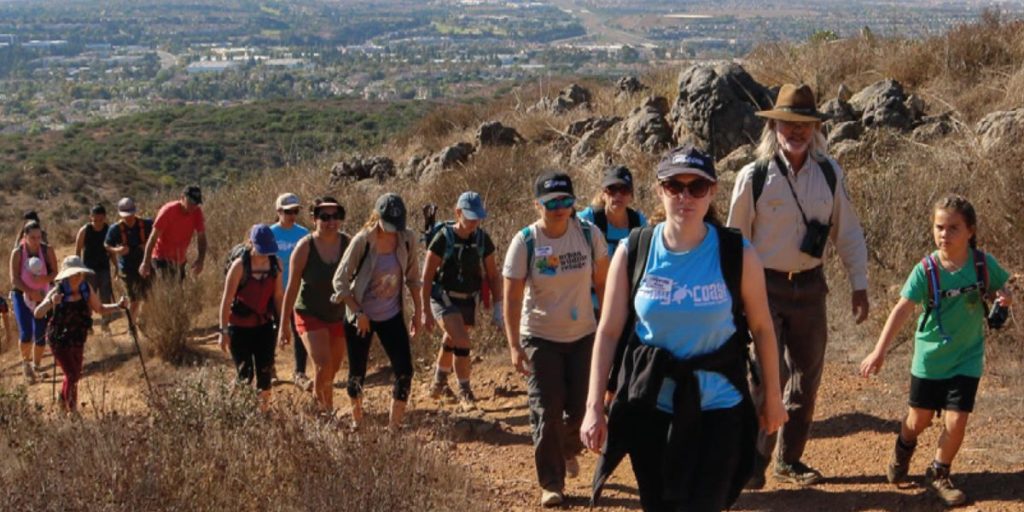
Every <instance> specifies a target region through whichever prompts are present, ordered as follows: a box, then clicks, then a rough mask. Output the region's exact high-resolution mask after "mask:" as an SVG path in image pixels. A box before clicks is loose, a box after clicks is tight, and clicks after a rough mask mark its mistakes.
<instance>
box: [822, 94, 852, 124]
mask: <svg viewBox="0 0 1024 512" xmlns="http://www.w3.org/2000/svg"><path fill="white" fill-rule="evenodd" d="M820 110H821V113H823V114H825V115H826V116H828V121H827V122H828V123H833V124H839V123H845V122H847V121H858V120H859V119H860V116H858V115H857V114H855V113H854V112H853V107H851V106H850V103H849V102H847V101H846V100H843V99H840V98H836V99H832V100H828V101H826V102H825V104H824V105H822V106H821V109H820Z"/></svg>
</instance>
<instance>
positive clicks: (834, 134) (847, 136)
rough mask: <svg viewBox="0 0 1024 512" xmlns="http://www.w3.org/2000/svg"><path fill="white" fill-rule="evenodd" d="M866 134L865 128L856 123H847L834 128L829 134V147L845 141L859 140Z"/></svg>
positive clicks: (836, 125)
mask: <svg viewBox="0 0 1024 512" xmlns="http://www.w3.org/2000/svg"><path fill="white" fill-rule="evenodd" d="M863 133H864V127H863V126H861V124H860V123H858V122H856V121H846V122H843V123H838V124H835V125H833V126H832V128H831V129H830V130H829V132H828V143H829V145H830V146H831V145H833V144H838V143H840V142H842V141H844V140H857V139H859V138H860V136H861V134H863Z"/></svg>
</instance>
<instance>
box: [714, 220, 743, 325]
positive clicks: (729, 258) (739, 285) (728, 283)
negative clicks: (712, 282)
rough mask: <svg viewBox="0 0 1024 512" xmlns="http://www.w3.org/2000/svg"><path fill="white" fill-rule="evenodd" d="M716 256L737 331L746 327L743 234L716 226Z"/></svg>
mask: <svg viewBox="0 0 1024 512" xmlns="http://www.w3.org/2000/svg"><path fill="white" fill-rule="evenodd" d="M715 229H716V231H717V233H718V257H719V263H720V265H721V268H722V277H723V278H724V279H725V287H726V288H727V289H728V290H729V295H730V296H732V316H733V321H734V322H735V323H736V326H737V331H740V330H743V329H746V315H745V313H744V311H745V310H744V308H743V235H742V234H741V233H740V232H739V231H738V230H736V229H732V228H727V227H721V226H716V227H715Z"/></svg>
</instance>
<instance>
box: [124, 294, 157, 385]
mask: <svg viewBox="0 0 1024 512" xmlns="http://www.w3.org/2000/svg"><path fill="white" fill-rule="evenodd" d="M121 299H122V300H124V297H122V298H121ZM121 309H123V310H124V317H125V318H127V319H128V337H130V338H131V339H132V343H134V344H135V351H136V352H137V353H138V354H139V363H140V364H142V376H143V377H144V378H145V379H146V389H148V390H149V396H150V398H152V397H154V396H156V395H154V394H153V384H152V383H151V382H150V381H149V372H147V371H146V360H145V359H144V358H143V357H142V346H140V345H139V335H138V332H137V331H136V330H135V321H134V320H133V319H132V311H131V309H129V308H128V306H122V307H121Z"/></svg>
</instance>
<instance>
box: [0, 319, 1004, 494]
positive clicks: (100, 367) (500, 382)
mask: <svg viewBox="0 0 1024 512" xmlns="http://www.w3.org/2000/svg"><path fill="white" fill-rule="evenodd" d="M113 330H114V336H113V337H112V338H108V337H106V336H104V335H103V334H102V333H101V332H100V330H99V329H98V328H97V329H96V331H97V332H96V335H95V336H93V337H91V338H90V341H89V344H88V345H87V350H86V370H85V377H84V379H83V381H82V383H81V388H80V392H79V393H80V400H81V401H82V402H83V403H84V405H83V407H82V411H83V414H84V415H85V416H86V417H88V416H90V414H91V411H92V410H93V409H102V410H106V411H110V410H118V411H127V412H130V411H132V410H138V408H139V407H142V406H143V405H142V403H143V402H142V400H141V397H142V392H143V390H144V386H145V385H144V383H143V381H142V373H141V369H140V367H139V363H138V360H137V358H136V355H135V352H134V348H133V346H132V345H131V341H130V340H129V339H128V338H127V336H126V334H125V322H124V320H117V321H115V322H114V324H113ZM197 334H199V333H197ZM195 341H196V343H197V351H198V353H199V354H200V356H201V357H202V359H204V360H205V362H206V364H208V365H213V366H221V365H223V366H224V367H226V366H227V365H228V364H229V363H228V361H229V360H228V358H227V357H226V356H225V355H223V354H221V353H220V352H219V350H217V347H216V345H214V344H212V341H213V338H212V337H210V336H205V337H197V338H196V340H195ZM900 359H901V358H900V357H896V358H894V360H892V361H890V362H889V364H890V365H891V368H889V369H888V371H887V372H885V378H883V379H877V380H871V381H864V380H862V379H860V378H858V377H856V376H855V375H854V365H853V364H852V363H847V362H835V361H833V362H830V363H829V364H828V366H827V368H826V374H825V378H824V385H823V387H822V390H821V395H820V397H821V398H820V399H819V408H818V412H817V417H818V421H817V422H816V424H815V426H814V431H813V440H812V441H811V443H810V445H809V448H808V453H807V456H806V461H807V462H809V463H811V464H812V465H815V466H816V467H818V468H820V469H821V470H822V471H823V472H824V473H825V475H827V477H828V479H827V480H826V482H825V483H823V484H821V485H819V486H816V487H814V488H809V489H800V488H796V487H792V486H776V485H774V484H773V483H771V482H769V485H768V487H767V488H766V489H765V490H764V491H760V492H753V493H747V494H744V495H743V496H742V497H741V498H740V501H739V502H738V504H737V506H736V510H744V511H753V510H774V511H789V510H829V511H840V510H843V511H845V510H849V511H869V510H900V511H901V512H913V511H937V510H942V509H943V507H941V506H940V505H938V504H937V502H935V501H934V499H933V498H932V497H931V496H930V495H928V493H926V492H925V491H924V489H923V488H922V487H920V486H919V485H910V486H906V487H904V488H896V487H894V486H891V485H889V484H887V483H886V482H885V480H884V476H883V468H884V464H885V461H886V459H887V457H888V455H889V450H890V446H891V444H892V442H893V432H895V429H896V425H897V424H896V419H897V418H898V417H899V416H900V415H901V414H902V412H903V410H904V405H903V404H904V403H905V397H906V385H907V384H906V382H904V381H905V380H907V379H903V372H899V371H896V370H894V368H905V367H906V365H905V364H904V363H905V360H904V361H901V360H900ZM904 359H905V357H904ZM277 360H278V369H279V373H280V375H281V377H282V378H283V379H289V378H290V377H291V375H292V363H291V360H292V358H291V350H290V349H287V350H282V351H279V352H278V358H277ZM147 362H148V363H149V364H148V367H149V369H150V374H151V377H153V378H154V380H155V381H156V383H157V385H158V386H166V385H167V384H168V383H170V382H172V381H173V380H175V378H176V376H178V375H181V374H182V373H183V372H190V371H196V370H195V369H191V368H185V369H182V368H174V367H171V366H169V365H166V364H164V363H162V362H160V361H157V360H155V359H150V360H148V361H147ZM384 362H386V360H384V359H383V358H382V357H381V356H380V355H379V354H377V355H376V360H375V361H371V365H374V364H381V363H384ZM50 364H52V363H51V359H50V358H49V357H47V360H46V366H48V367H49V366H50ZM418 365H419V366H418V368H417V369H418V371H419V376H418V377H417V382H416V384H415V388H414V398H413V403H412V407H411V410H410V413H409V416H408V419H409V422H408V427H407V428H406V435H409V436H416V437H418V438H422V439H423V440H424V442H428V443H442V444H443V445H444V446H446V447H447V449H448V450H450V453H451V457H452V459H453V460H454V461H455V462H456V463H457V464H459V465H462V466H465V467H467V468H470V469H471V471H470V473H471V474H472V475H474V476H475V482H473V483H472V485H473V486H475V487H477V488H478V489H482V490H483V492H484V493H485V494H489V496H490V499H489V501H488V502H487V503H481V509H485V510H503V511H517V510H537V509H538V508H539V507H538V506H537V503H538V500H539V491H538V488H537V487H536V484H535V473H534V468H533V456H532V445H531V438H530V426H529V417H528V411H527V408H526V385H525V381H524V380H523V379H522V378H520V377H518V376H516V375H514V374H513V372H512V371H511V369H510V366H509V364H508V363H507V361H506V356H505V354H504V352H494V353H490V354H487V355H485V356H483V358H482V359H479V360H478V362H477V363H476V366H475V368H474V388H475V390H476V393H477V396H478V398H479V400H480V401H479V410H478V411H474V412H461V411H459V410H458V408H457V407H456V406H455V405H452V404H446V403H440V402H435V401H432V400H430V399H428V398H426V387H427V380H428V371H427V367H428V366H429V363H428V362H427V361H424V360H420V361H419V362H418ZM371 368H373V366H371ZM50 371H52V370H50ZM346 371H347V370H346V369H344V368H343V369H342V371H341V373H340V375H342V376H344V374H345V372H346ZM58 378H59V377H58ZM339 380H340V379H339ZM21 382H22V378H21V377H20V367H19V366H18V356H17V350H16V349H13V348H12V347H11V346H10V345H7V344H5V350H4V352H3V354H2V355H0V385H3V386H4V387H11V386H14V385H17V384H19V383H21ZM1004 384H1005V382H1004V381H1003V380H1001V378H1000V377H999V376H992V377H986V378H985V379H983V380H982V386H981V392H980V395H979V399H978V404H979V406H978V413H977V414H976V415H975V417H972V419H971V425H970V427H969V429H968V436H967V440H966V441H965V444H964V448H963V450H962V452H961V455H960V456H959V457H958V460H957V462H956V464H955V467H954V472H955V475H956V476H955V480H956V481H957V482H958V483H959V484H960V485H961V486H962V487H963V489H964V490H965V491H966V492H967V493H968V495H969V496H970V497H971V498H972V499H973V501H972V503H971V504H970V505H969V506H967V507H964V508H963V509H962V510H977V511H1024V455H1022V448H1024V441H1022V440H1021V437H1020V434H1021V432H1024V419H1022V414H1021V409H1020V407H1019V404H1020V403H1021V402H1020V399H1019V398H1015V397H1014V395H1013V393H1012V390H1011V389H1010V387H1009V386H1006V385H1004ZM59 385H60V384H59V381H58V383H57V386H58V391H59ZM368 388H369V389H368V391H367V399H366V403H367V412H368V418H369V422H370V423H371V424H380V425H383V424H384V423H385V421H386V410H385V406H386V404H387V397H388V396H389V393H390V372H389V371H388V370H386V369H384V368H381V367H377V368H376V370H371V374H370V375H369V377H368ZM274 391H275V398H274V399H275V400H306V399H307V398H306V397H305V396H302V394H301V393H300V392H299V391H298V390H297V389H296V388H295V387H294V386H292V385H291V384H290V382H288V381H282V382H281V383H280V384H279V385H277V386H276V387H275V389H274ZM336 393H337V395H336V400H337V402H336V403H339V404H342V405H341V408H342V411H343V412H347V399H345V396H344V389H343V388H342V387H341V386H340V385H339V386H337V387H336ZM29 394H30V397H31V399H32V400H33V401H35V402H36V403H38V404H40V405H41V406H43V407H44V408H46V409H50V408H53V407H54V405H53V402H52V401H51V383H50V380H49V379H46V380H45V381H43V382H39V383H37V384H35V385H32V386H30V387H29ZM1006 400H1017V402H1016V403H1017V404H1018V406H1011V407H1008V408H1006V407H1003V408H997V407H994V406H993V404H994V403H998V402H1000V401H1006ZM937 434H938V429H937V428H935V427H933V428H931V429H929V431H928V432H926V433H925V435H924V437H923V439H922V440H921V445H920V446H921V447H922V449H921V450H920V452H919V453H918V455H917V456H916V457H915V459H914V463H913V467H912V474H913V475H915V476H919V475H921V474H922V473H923V471H924V467H925V465H926V463H927V462H928V461H929V460H930V457H929V456H930V455H931V448H930V447H933V446H934V445H935V439H936V437H937ZM580 461H581V466H582V471H581V474H580V476H579V477H577V478H575V479H572V480H570V481H569V482H568V483H567V489H566V491H567V495H568V497H569V500H568V504H567V506H566V508H567V509H571V510H584V509H586V507H587V501H586V496H589V485H590V476H591V475H592V472H593V467H594V463H595V461H596V457H595V456H594V455H592V454H586V455H584V456H582V457H581V459H580ZM917 480H919V478H918V479H917ZM602 509H603V510H640V507H639V503H638V499H637V497H636V493H635V482H634V480H633V478H632V474H631V471H630V470H629V468H628V464H625V465H624V466H623V467H622V468H620V469H619V470H618V472H617V473H616V474H615V475H614V476H613V479H612V480H611V483H610V485H609V486H608V489H607V491H606V493H605V497H604V499H603V501H602Z"/></svg>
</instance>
